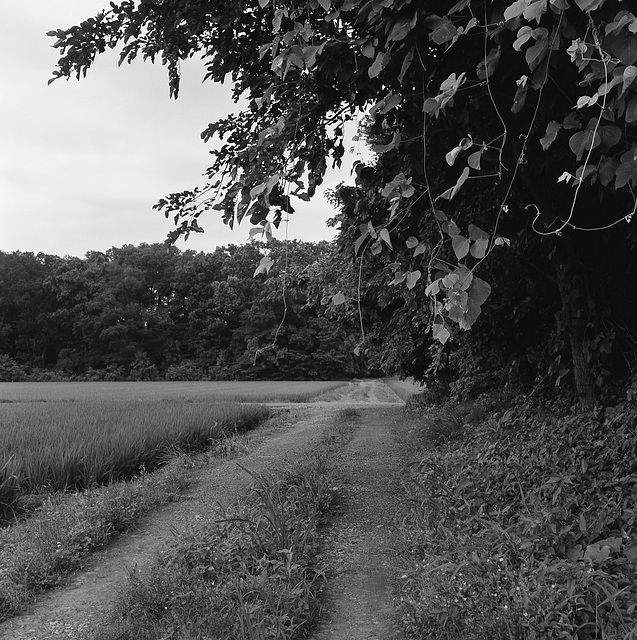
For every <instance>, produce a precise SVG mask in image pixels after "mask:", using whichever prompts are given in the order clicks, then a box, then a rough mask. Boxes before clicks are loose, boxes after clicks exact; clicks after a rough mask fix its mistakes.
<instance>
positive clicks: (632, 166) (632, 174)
mask: <svg viewBox="0 0 637 640" xmlns="http://www.w3.org/2000/svg"><path fill="white" fill-rule="evenodd" d="M629 182H632V183H633V186H637V161H635V160H632V161H630V162H622V163H621V164H620V165H619V167H617V170H616V171H615V189H621V188H622V187H625V186H626V185H627V184H628V183H629Z"/></svg>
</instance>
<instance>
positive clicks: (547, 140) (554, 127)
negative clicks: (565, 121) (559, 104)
mask: <svg viewBox="0 0 637 640" xmlns="http://www.w3.org/2000/svg"><path fill="white" fill-rule="evenodd" d="M561 128H562V125H561V124H560V123H559V122H556V121H555V120H551V121H550V122H549V123H548V124H547V125H546V133H545V134H544V137H543V138H540V144H541V145H542V149H544V151H546V150H547V149H548V148H549V147H550V146H551V145H552V144H553V143H554V142H555V138H557V134H558V133H559V131H560V129H561Z"/></svg>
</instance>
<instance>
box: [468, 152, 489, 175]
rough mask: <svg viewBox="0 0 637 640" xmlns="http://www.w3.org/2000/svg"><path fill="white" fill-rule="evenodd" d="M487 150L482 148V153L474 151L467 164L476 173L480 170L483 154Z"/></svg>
mask: <svg viewBox="0 0 637 640" xmlns="http://www.w3.org/2000/svg"><path fill="white" fill-rule="evenodd" d="M484 151H485V148H484V147H482V149H480V151H474V152H473V153H472V154H471V155H470V156H469V157H468V158H467V164H468V165H469V166H470V167H471V168H472V169H475V170H476V171H479V170H480V159H481V158H482V154H483V153H484Z"/></svg>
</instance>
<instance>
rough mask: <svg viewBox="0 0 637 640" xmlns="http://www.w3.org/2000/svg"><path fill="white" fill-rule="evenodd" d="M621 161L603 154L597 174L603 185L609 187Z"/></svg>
mask: <svg viewBox="0 0 637 640" xmlns="http://www.w3.org/2000/svg"><path fill="white" fill-rule="evenodd" d="M619 165H620V162H619V159H618V158H615V157H612V156H611V157H607V156H602V159H601V160H600V161H599V165H598V166H597V175H598V177H599V181H600V182H601V183H602V186H604V187H607V186H608V185H609V184H610V183H611V182H612V181H613V180H614V179H615V173H616V172H617V167H619Z"/></svg>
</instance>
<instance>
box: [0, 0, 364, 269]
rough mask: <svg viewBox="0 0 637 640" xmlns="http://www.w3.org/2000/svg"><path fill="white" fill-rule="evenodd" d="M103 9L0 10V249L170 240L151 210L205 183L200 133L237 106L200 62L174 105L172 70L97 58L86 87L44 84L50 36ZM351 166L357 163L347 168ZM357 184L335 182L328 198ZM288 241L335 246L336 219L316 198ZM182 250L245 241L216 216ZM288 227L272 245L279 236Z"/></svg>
mask: <svg viewBox="0 0 637 640" xmlns="http://www.w3.org/2000/svg"><path fill="white" fill-rule="evenodd" d="M107 7H108V1H107V0H20V2H5V3H3V6H2V8H1V9H0V91H1V93H0V251H5V252H11V251H32V252H34V253H38V252H44V253H48V254H54V255H59V256H65V255H74V256H79V257H82V256H84V255H85V254H86V252H87V251H106V250H107V249H109V248H111V247H120V246H122V245H124V244H133V245H138V244H140V243H142V242H146V243H154V242H163V241H164V239H165V238H166V234H167V233H168V232H169V231H170V230H171V229H172V228H173V226H172V220H166V218H165V217H164V215H163V213H160V212H158V211H155V210H153V209H152V206H153V204H155V203H156V202H157V201H158V200H159V199H160V198H161V197H163V196H165V195H167V194H168V193H171V192H174V191H181V190H184V189H189V188H192V187H194V186H196V185H201V184H203V178H202V174H203V172H204V170H205V169H206V167H207V166H208V165H209V164H210V159H211V157H210V155H209V150H210V147H209V146H208V147H207V146H206V145H205V144H203V142H202V141H201V138H200V133H201V131H202V130H203V129H205V127H206V126H207V124H208V123H209V122H214V121H215V120H217V119H218V118H221V117H224V116H226V115H228V114H230V113H237V112H238V110H239V109H238V107H237V105H235V104H234V103H233V102H232V100H231V86H230V85H229V84H223V85H220V84H213V83H211V82H206V83H202V78H203V75H204V72H203V64H202V63H201V62H200V61H194V60H193V61H186V62H184V63H183V64H182V79H181V88H180V95H179V99H178V100H172V99H170V98H169V95H168V80H167V73H166V69H165V68H164V67H162V66H161V65H160V64H156V65H153V64H151V63H150V62H148V63H144V62H142V61H141V60H138V61H135V62H133V64H132V65H128V64H124V65H122V67H118V66H117V58H118V56H117V52H107V53H106V54H103V55H102V56H100V57H98V59H97V60H96V62H95V64H94V66H93V68H92V69H90V70H89V72H88V75H87V76H86V78H83V79H82V80H81V81H79V82H78V81H76V80H75V79H72V80H69V81H66V80H57V81H55V82H54V83H52V84H51V85H49V86H47V81H48V80H49V78H50V77H51V75H52V70H53V69H54V67H55V63H56V61H57V57H58V56H57V50H56V49H53V48H52V47H51V44H52V43H53V42H54V39H53V38H49V37H48V36H46V32H47V31H51V30H53V29H58V28H66V27H69V26H71V25H73V24H77V23H79V22H80V21H82V20H83V19H86V18H88V17H90V16H93V15H95V14H96V13H97V12H98V11H99V10H101V9H104V8H107ZM352 160H353V158H352V157H350V162H351V161H352ZM341 181H351V179H350V171H349V170H344V171H342V172H340V173H339V172H332V173H331V174H330V175H328V177H327V179H326V181H325V183H324V188H326V187H333V186H335V185H336V184H338V183H339V182H341ZM295 208H296V209H297V211H296V213H295V214H294V215H293V216H291V218H290V224H289V227H288V236H289V237H290V238H299V239H301V240H306V241H318V240H330V239H332V238H333V237H334V234H335V231H334V229H331V228H328V227H327V226H326V225H325V221H326V220H327V219H328V218H330V217H332V216H333V215H334V213H335V211H334V210H333V209H332V208H331V206H330V205H329V204H328V203H327V202H326V200H325V199H324V197H323V196H322V195H320V196H319V197H317V198H316V199H315V200H314V201H313V202H311V203H307V204H306V203H302V202H301V201H298V202H297V203H296V204H295ZM200 225H201V226H202V227H203V228H204V229H205V230H206V233H204V234H192V235H191V236H190V239H189V240H188V241H187V242H185V243H184V242H183V241H180V242H179V243H178V246H179V247H180V248H181V249H193V250H196V251H214V249H215V248H216V247H217V246H223V245H227V244H241V243H243V242H245V241H246V240H247V238H248V232H249V229H250V225H249V223H248V221H247V220H246V221H244V223H243V224H242V225H240V226H235V229H234V230H233V231H231V230H230V229H229V228H228V227H227V226H226V225H224V224H223V223H222V222H221V220H220V218H219V217H218V214H216V213H215V212H210V213H209V214H204V216H202V218H201V219H200ZM284 236H285V232H284V231H283V227H281V228H280V229H279V230H278V231H276V232H275V237H279V238H281V239H282V238H283V237H284Z"/></svg>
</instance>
